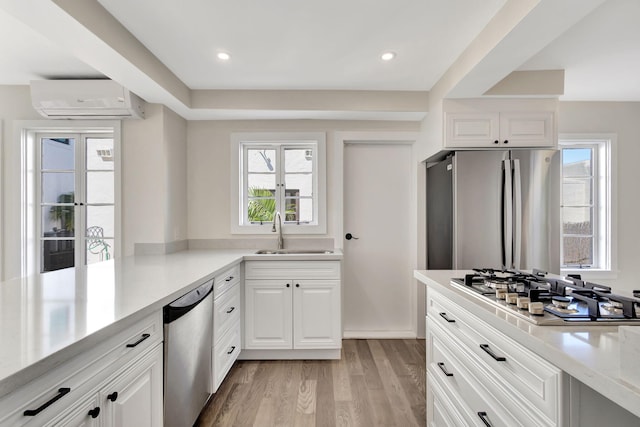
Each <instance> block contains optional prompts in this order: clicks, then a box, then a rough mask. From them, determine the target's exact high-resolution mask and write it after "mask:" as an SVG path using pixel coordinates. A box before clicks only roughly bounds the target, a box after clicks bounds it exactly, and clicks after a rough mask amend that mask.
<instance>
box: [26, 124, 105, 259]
mask: <svg viewBox="0 0 640 427" xmlns="http://www.w3.org/2000/svg"><path fill="white" fill-rule="evenodd" d="M36 147H37V148H36V150H37V151H36V153H37V159H38V162H37V165H38V172H39V173H38V174H37V176H38V178H37V181H38V182H37V190H38V191H37V195H38V196H37V197H38V203H39V206H38V209H37V214H36V215H37V217H38V218H37V236H38V245H37V247H38V252H39V253H38V257H37V259H38V263H39V271H40V272H47V271H53V270H59V269H62V268H67V267H74V266H79V265H83V264H90V263H93V262H99V261H104V260H108V259H110V258H112V257H113V256H114V248H115V245H114V238H115V167H114V164H115V162H114V148H115V147H114V137H113V134H111V133H105V134H97V133H90V134H82V133H64V134H62V133H52V134H46V133H38V134H36Z"/></svg>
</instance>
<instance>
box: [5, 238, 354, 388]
mask: <svg viewBox="0 0 640 427" xmlns="http://www.w3.org/2000/svg"><path fill="white" fill-rule="evenodd" d="M255 251H256V250H255V249H233V250H188V251H183V252H177V253H174V254H169V255H145V256H131V257H124V258H117V259H114V260H110V261H105V262H101V263H97V264H91V265H89V266H83V267H76V268H68V269H64V270H58V271H54V272H49V273H45V274H40V275H35V276H29V277H24V278H20V279H14V280H10V281H6V282H3V283H0V343H1V345H0V396H3V395H5V394H7V393H9V392H11V391H12V390H14V389H15V388H17V387H19V386H21V385H23V384H25V383H27V382H29V381H31V380H33V379H34V378H37V377H38V376H40V375H42V374H44V373H46V372H47V371H49V370H50V369H52V368H55V367H56V366H57V365H59V364H60V363H62V362H63V361H65V360H68V359H70V358H72V357H73V356H75V355H77V354H79V353H81V352H82V351H84V350H86V349H88V348H91V347H92V346H93V345H94V344H95V343H97V342H100V341H101V340H103V339H104V338H105V337H107V336H110V335H112V334H114V333H116V332H118V331H119V330H122V329H124V328H125V327H127V326H128V325H129V324H131V323H133V322H135V321H137V320H139V319H141V318H142V317H144V316H146V315H148V314H150V313H152V312H153V311H155V310H160V309H161V308H162V307H163V306H164V305H166V304H167V303H169V302H171V301H173V300H174V299H176V298H178V297H180V296H181V295H183V294H185V293H186V292H188V291H189V290H191V289H193V288H195V287H196V286H197V285H199V284H201V283H202V282H204V281H205V280H208V279H210V278H211V277H213V276H214V275H215V274H218V273H221V272H222V270H223V269H225V268H227V267H229V266H232V265H234V264H237V263H239V262H241V261H243V260H244V259H251V260H257V259H264V260H273V259H278V260H339V259H342V253H341V252H340V251H339V250H336V251H335V252H334V253H332V254H313V255H300V254H295V255H255Z"/></svg>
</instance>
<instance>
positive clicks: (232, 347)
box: [227, 345, 236, 354]
mask: <svg viewBox="0 0 640 427" xmlns="http://www.w3.org/2000/svg"><path fill="white" fill-rule="evenodd" d="M235 349H236V346H235V345H232V346H231V350H229V351H227V354H231V353H233V352H234V351H235Z"/></svg>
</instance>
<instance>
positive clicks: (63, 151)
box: [40, 138, 75, 170]
mask: <svg viewBox="0 0 640 427" xmlns="http://www.w3.org/2000/svg"><path fill="white" fill-rule="evenodd" d="M40 143H41V144H42V145H41V153H42V169H63V170H64V169H66V170H73V169H74V168H75V154H74V149H75V141H74V140H73V139H72V138H55V139H49V138H42V139H41V140H40Z"/></svg>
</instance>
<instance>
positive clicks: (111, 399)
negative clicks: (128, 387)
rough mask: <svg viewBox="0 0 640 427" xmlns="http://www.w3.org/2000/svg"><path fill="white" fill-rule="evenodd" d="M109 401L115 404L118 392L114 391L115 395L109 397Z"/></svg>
mask: <svg viewBox="0 0 640 427" xmlns="http://www.w3.org/2000/svg"><path fill="white" fill-rule="evenodd" d="M107 399H109V400H110V401H112V402H115V401H116V400H118V392H117V391H114V392H113V393H111V394H110V395H108V396H107Z"/></svg>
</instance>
